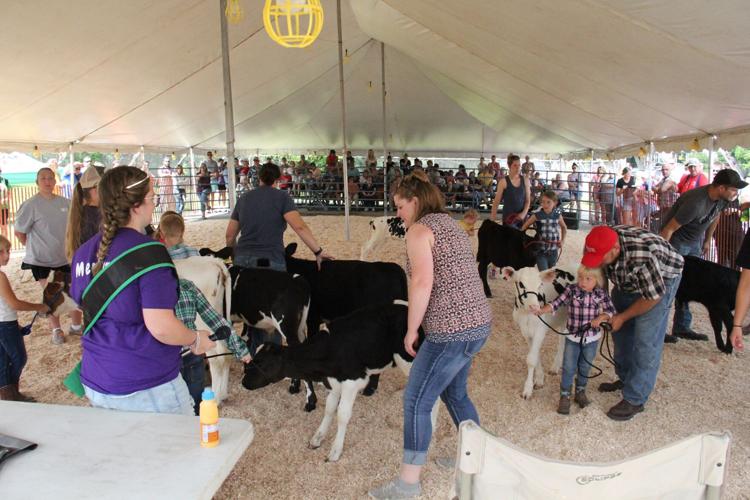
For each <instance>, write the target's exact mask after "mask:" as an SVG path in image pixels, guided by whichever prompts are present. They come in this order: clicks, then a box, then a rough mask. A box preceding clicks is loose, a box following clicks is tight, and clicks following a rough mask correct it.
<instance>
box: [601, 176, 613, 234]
mask: <svg viewBox="0 0 750 500" xmlns="http://www.w3.org/2000/svg"><path fill="white" fill-rule="evenodd" d="M603 171H604V173H603V174H602V179H601V181H600V183H599V200H600V206H601V210H602V224H612V223H614V206H615V176H614V174H612V173H610V172H607V170H606V169H603Z"/></svg>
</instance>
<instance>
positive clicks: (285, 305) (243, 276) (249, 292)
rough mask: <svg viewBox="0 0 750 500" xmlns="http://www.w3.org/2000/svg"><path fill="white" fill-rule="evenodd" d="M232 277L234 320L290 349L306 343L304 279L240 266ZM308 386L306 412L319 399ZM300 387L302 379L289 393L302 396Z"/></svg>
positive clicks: (307, 298)
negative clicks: (277, 337)
mask: <svg viewBox="0 0 750 500" xmlns="http://www.w3.org/2000/svg"><path fill="white" fill-rule="evenodd" d="M229 273H230V275H231V277H232V317H233V318H237V319H238V320H240V321H242V322H243V323H244V324H245V325H247V326H253V327H255V328H260V329H261V330H265V331H266V332H268V333H274V332H277V333H279V334H280V335H281V337H282V339H283V342H284V343H286V344H288V345H295V344H300V343H302V342H304V341H305V339H306V338H307V314H308V311H309V309H310V286H309V285H308V284H307V281H306V280H305V279H304V278H303V277H301V276H292V275H290V274H287V273H285V272H281V271H273V270H270V269H257V268H244V267H238V266H232V267H230V268H229ZM253 354H254V353H253ZM305 385H306V389H307V393H306V402H305V411H312V410H314V409H315V404H316V403H317V400H318V398H317V397H316V396H315V391H314V390H313V387H312V383H310V382H307V381H306V384H305ZM299 386H300V383H299V379H293V380H292V384H291V386H290V387H289V392H291V393H292V394H294V393H297V392H299Z"/></svg>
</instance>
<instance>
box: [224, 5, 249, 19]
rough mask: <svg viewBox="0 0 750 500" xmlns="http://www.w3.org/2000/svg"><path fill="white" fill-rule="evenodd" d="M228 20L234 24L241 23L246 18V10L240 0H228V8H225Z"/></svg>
mask: <svg viewBox="0 0 750 500" xmlns="http://www.w3.org/2000/svg"><path fill="white" fill-rule="evenodd" d="M224 15H225V16H227V21H229V22H230V23H232V24H239V23H241V22H242V20H243V19H245V11H244V10H243V8H242V5H240V0H227V8H226V9H225V10H224Z"/></svg>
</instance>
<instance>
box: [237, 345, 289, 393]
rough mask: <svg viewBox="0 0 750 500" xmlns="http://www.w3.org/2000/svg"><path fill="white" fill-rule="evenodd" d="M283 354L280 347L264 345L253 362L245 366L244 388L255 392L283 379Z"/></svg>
mask: <svg viewBox="0 0 750 500" xmlns="http://www.w3.org/2000/svg"><path fill="white" fill-rule="evenodd" d="M281 353H282V347H281V346H280V345H277V344H270V343H266V344H263V345H262V346H261V347H260V349H258V352H256V353H255V356H254V357H253V361H252V362H250V363H248V364H246V365H245V375H244V376H243V377H242V387H244V388H245V389H247V390H249V391H254V390H256V389H261V388H263V387H265V386H267V385H269V384H273V383H275V382H278V381H280V380H281V379H283V378H284V374H283V370H282V363H281Z"/></svg>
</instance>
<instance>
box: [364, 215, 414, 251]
mask: <svg viewBox="0 0 750 500" xmlns="http://www.w3.org/2000/svg"><path fill="white" fill-rule="evenodd" d="M370 229H371V234H370V239H368V240H367V242H366V243H365V244H364V245H362V250H361V252H360V255H359V260H366V258H367V257H368V256H369V255H370V254H371V253H372V252H376V251H378V250H380V248H381V247H382V246H383V244H385V242H386V241H387V240H388V239H403V238H404V236H406V228H405V227H404V222H403V221H402V220H401V218H400V217H385V216H383V217H378V218H377V219H372V220H371V221H370Z"/></svg>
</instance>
